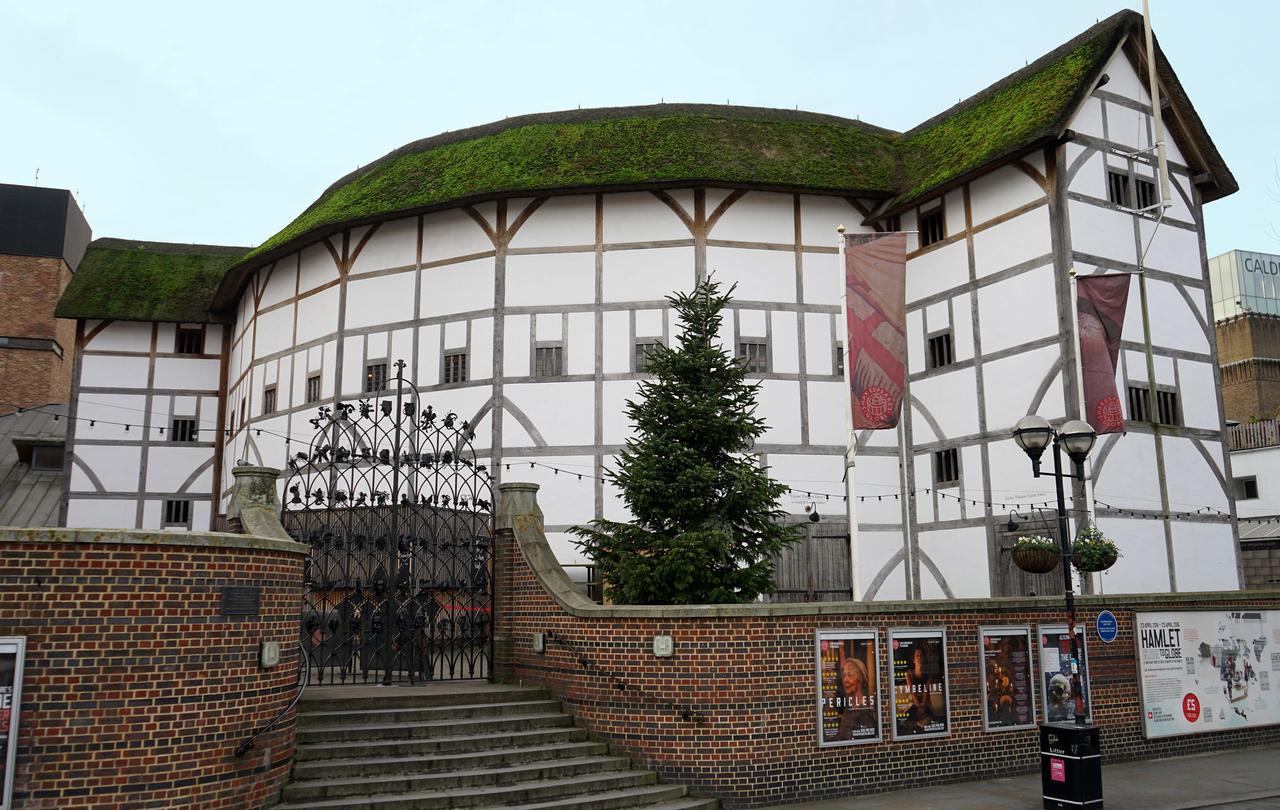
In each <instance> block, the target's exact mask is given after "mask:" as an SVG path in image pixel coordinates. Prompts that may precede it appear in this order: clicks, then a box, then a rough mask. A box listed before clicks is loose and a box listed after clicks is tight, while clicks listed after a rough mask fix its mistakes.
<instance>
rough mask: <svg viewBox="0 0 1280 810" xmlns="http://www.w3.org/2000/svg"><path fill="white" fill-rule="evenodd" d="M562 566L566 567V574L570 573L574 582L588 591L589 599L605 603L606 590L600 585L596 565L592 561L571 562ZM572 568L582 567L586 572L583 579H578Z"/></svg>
mask: <svg viewBox="0 0 1280 810" xmlns="http://www.w3.org/2000/svg"><path fill="white" fill-rule="evenodd" d="M561 567H562V568H564V570H565V573H566V574H569V579H571V580H573V584H574V585H577V586H578V587H579V588H582V589H583V590H584V591H585V592H586V594H587V598H588V599H590V600H591V601H592V602H595V603H596V604H597V605H601V604H604V591H603V589H602V588H601V587H600V580H599V579H597V578H596V567H595V566H594V565H591V564H590V563H586V564H584V563H569V564H568V565H563V566H561ZM570 568H581V569H582V570H583V572H584V573H583V579H578V578H577V577H576V576H574V575H573V573H572V572H571V571H570V570H569V569H570Z"/></svg>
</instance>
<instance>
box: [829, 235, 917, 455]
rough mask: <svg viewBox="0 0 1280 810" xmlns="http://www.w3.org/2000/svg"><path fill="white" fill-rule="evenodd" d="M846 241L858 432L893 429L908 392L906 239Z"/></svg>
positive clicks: (851, 376)
mask: <svg viewBox="0 0 1280 810" xmlns="http://www.w3.org/2000/svg"><path fill="white" fill-rule="evenodd" d="M844 239H845V246H844V282H845V320H846V324H845V326H846V329H847V341H848V342H847V343H846V344H845V345H846V346H847V347H848V351H849V370H848V379H849V386H850V389H851V390H850V392H849V395H850V397H851V398H852V402H853V407H852V411H853V427H854V429H855V430H882V429H887V428H894V427H897V426H898V411H899V409H900V407H901V405H902V394H903V391H904V389H905V386H906V362H907V338H906V312H907V235H906V234H904V233H885V234H880V233H868V234H845V237H844Z"/></svg>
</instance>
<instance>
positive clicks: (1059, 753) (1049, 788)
mask: <svg viewBox="0 0 1280 810" xmlns="http://www.w3.org/2000/svg"><path fill="white" fill-rule="evenodd" d="M1101 750H1102V749H1101V748H1100V746H1099V743H1098V727H1097V726H1093V725H1083V726H1080V725H1076V724H1075V723H1041V724H1040V788H1041V793H1043V794H1044V806H1045V810H1068V808H1072V809H1073V810H1078V808H1081V807H1087V808H1090V810H1101V808H1102V753H1101Z"/></svg>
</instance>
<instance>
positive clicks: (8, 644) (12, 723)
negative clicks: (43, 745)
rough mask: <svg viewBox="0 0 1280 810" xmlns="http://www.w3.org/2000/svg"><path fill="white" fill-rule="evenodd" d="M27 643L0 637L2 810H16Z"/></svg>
mask: <svg viewBox="0 0 1280 810" xmlns="http://www.w3.org/2000/svg"><path fill="white" fill-rule="evenodd" d="M26 646H27V640H26V639H25V638H23V637H21V636H12V637H7V638H0V810H12V807H13V778H14V773H13V769H14V763H15V761H16V759H17V755H18V710H19V709H20V708H21V706H22V664H23V659H24V658H25V656H26Z"/></svg>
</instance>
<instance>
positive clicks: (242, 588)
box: [221, 585, 262, 617]
mask: <svg viewBox="0 0 1280 810" xmlns="http://www.w3.org/2000/svg"><path fill="white" fill-rule="evenodd" d="M261 606H262V589H261V588H259V587H257V586H256V585H228V586H227V587H225V588H223V589H222V610H221V613H222V615H223V616H255V617H256V616H257V615H258V613H259V611H260V609H261Z"/></svg>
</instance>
